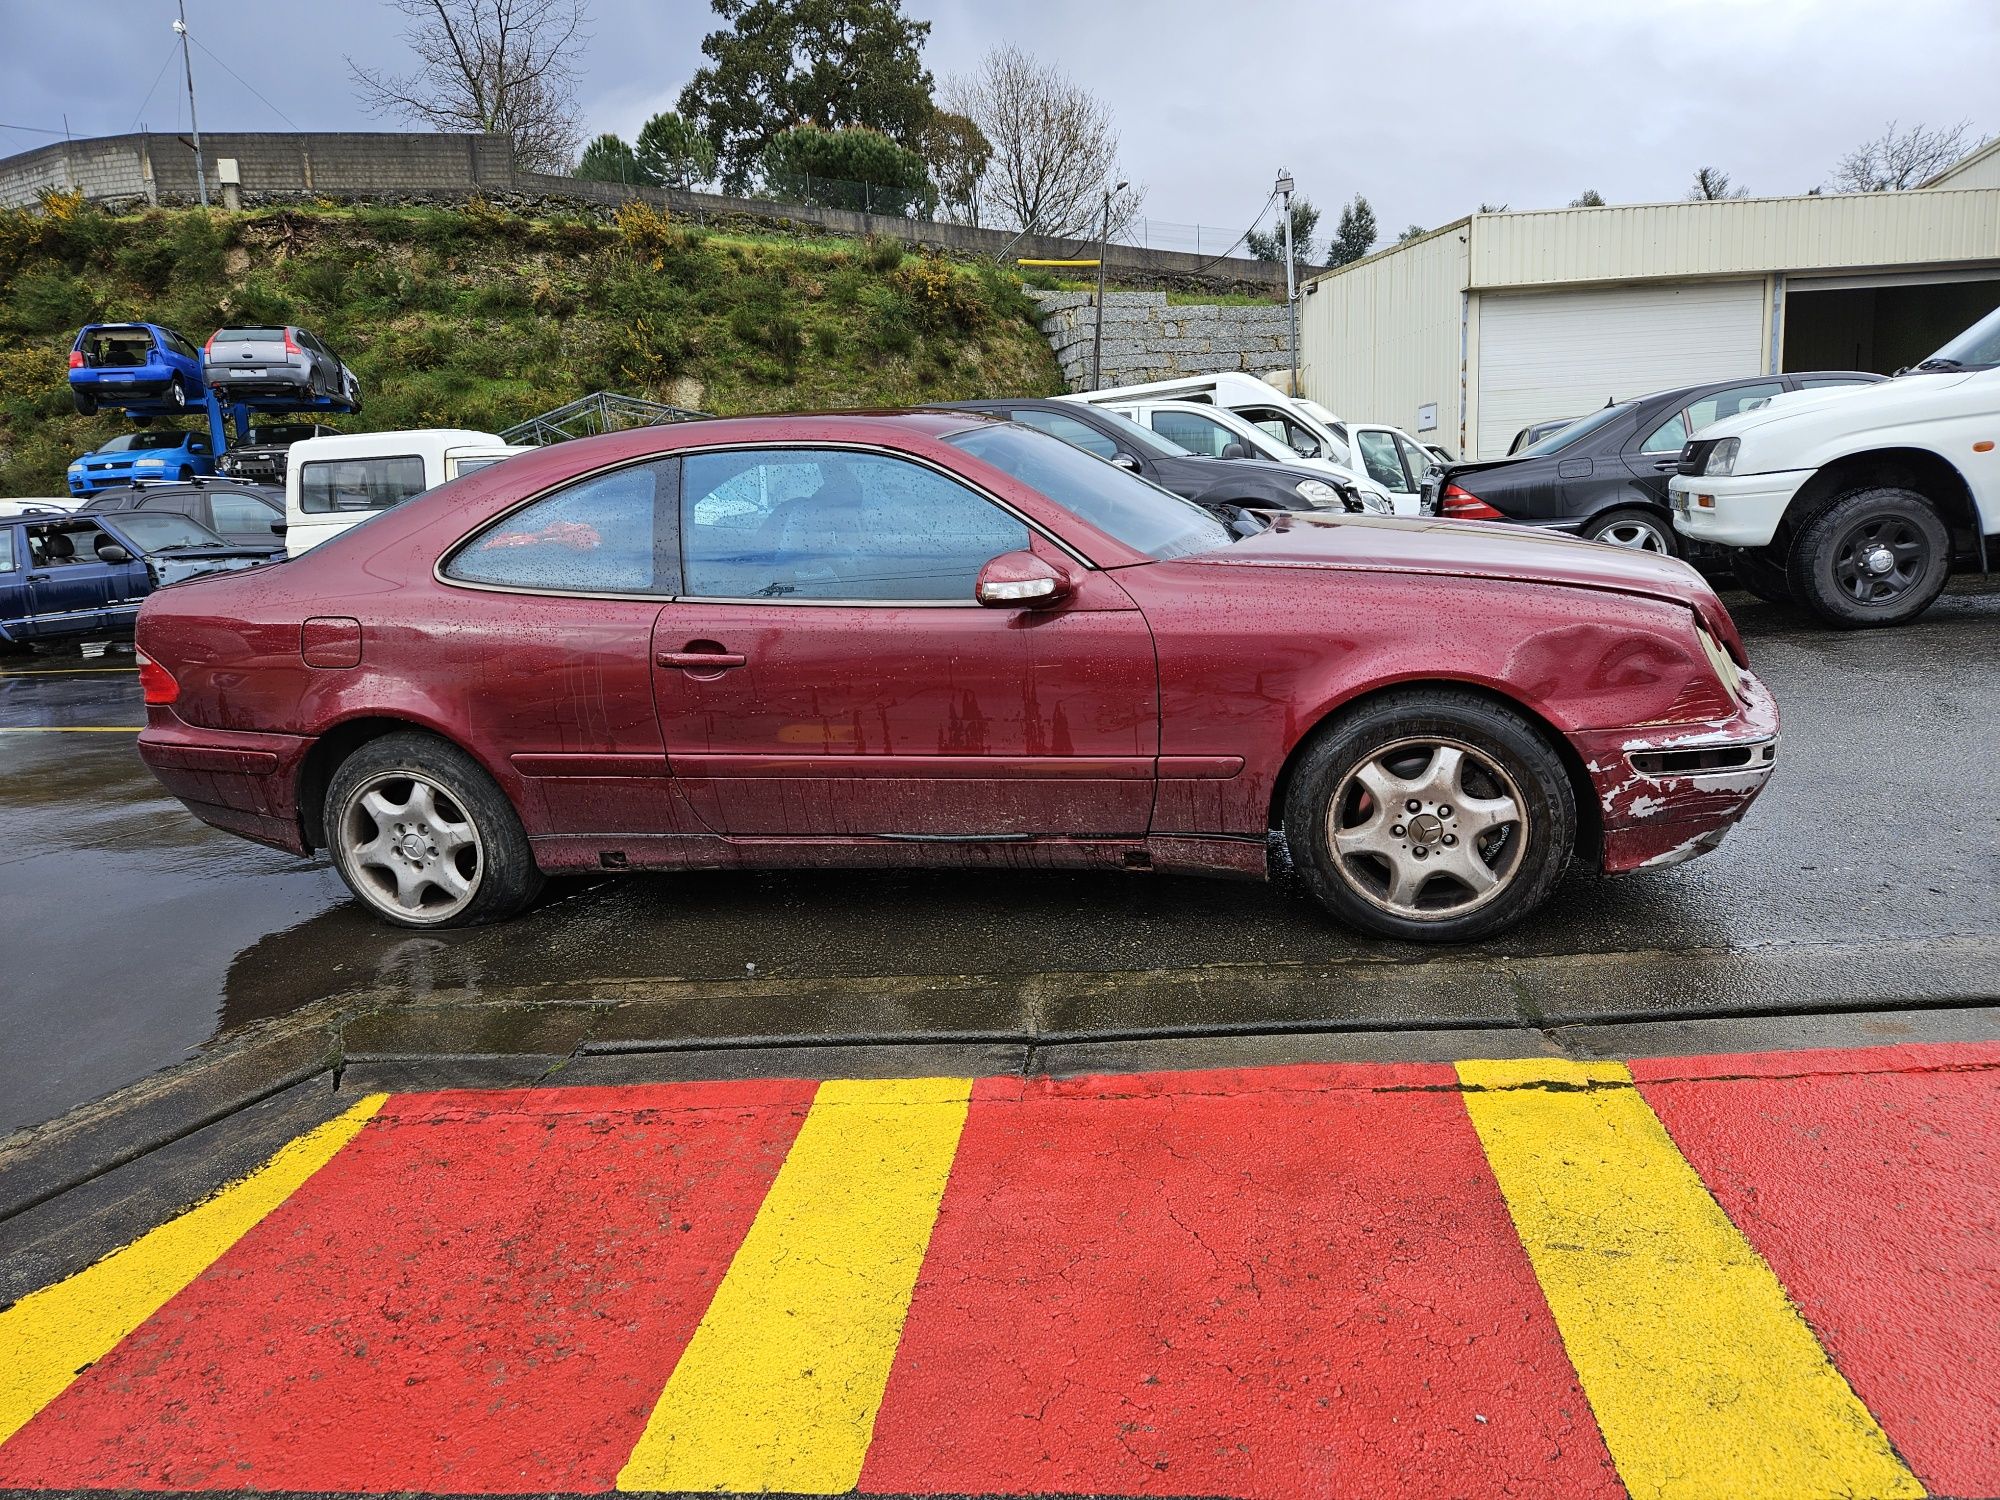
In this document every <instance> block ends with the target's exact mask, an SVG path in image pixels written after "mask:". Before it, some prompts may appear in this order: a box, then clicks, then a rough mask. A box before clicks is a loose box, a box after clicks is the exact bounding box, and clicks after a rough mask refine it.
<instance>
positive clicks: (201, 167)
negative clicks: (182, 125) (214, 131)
mask: <svg viewBox="0 0 2000 1500" xmlns="http://www.w3.org/2000/svg"><path fill="white" fill-rule="evenodd" d="M180 7H181V18H180V19H179V20H178V21H176V22H174V34H175V35H176V36H178V37H179V38H180V39H181V66H182V67H183V68H185V69H186V70H187V81H188V124H190V125H192V126H193V127H194V187H195V192H196V193H197V194H199V195H200V197H201V206H202V207H203V208H207V207H208V167H207V165H206V164H205V163H204V162H203V161H202V159H201V121H200V120H198V119H196V118H195V113H194V58H193V56H192V55H190V54H189V52H188V8H187V0H180Z"/></svg>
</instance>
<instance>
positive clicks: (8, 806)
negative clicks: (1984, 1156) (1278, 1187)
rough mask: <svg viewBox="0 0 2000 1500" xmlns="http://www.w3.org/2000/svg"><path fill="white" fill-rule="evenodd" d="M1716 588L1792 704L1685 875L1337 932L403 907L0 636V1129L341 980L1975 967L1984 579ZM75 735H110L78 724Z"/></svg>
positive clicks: (1354, 987) (1591, 977) (1707, 986)
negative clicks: (1, 932) (1839, 598)
mask: <svg viewBox="0 0 2000 1500" xmlns="http://www.w3.org/2000/svg"><path fill="white" fill-rule="evenodd" d="M1729 602H1730V606H1731V608H1732V610H1733V611H1734V612H1735V613H1736V615H1737V618H1738V620H1739V622H1740V623H1741V625H1742V627H1743V631H1744V634H1745V636H1746V638H1747V639H1748V642H1749V645H1750V649H1751V653H1752V658H1753V661H1754V662H1755V665H1756V667H1757V670H1758V671H1759V673H1760V674H1761V675H1762V676H1763V678H1764V679H1765V681H1767V682H1768V683H1769V684H1770V685H1771V687H1772V688H1773V690H1774V692H1775V693H1776V694H1777V696H1778V699H1779V702H1780V704H1781V707H1782V710H1783V713H1784V728H1785V745H1784V750H1783V754H1782V757H1781V764H1780V769H1779V772H1778V774H1777V776H1776V778H1775V780H1774V781H1773V783H1772V785H1771V787H1770V789H1769V790H1768V791H1767V792H1766V794H1765V795H1764V797H1763V799H1762V800H1761V801H1760V802H1759V804H1758V805H1757V807H1756V808H1755V809H1754V810H1753V812H1752V813H1751V815H1750V817H1749V819H1748V820H1747V822H1746V823H1745V824H1744V825H1742V826H1741V827H1740V828H1739V829H1737V830H1736V831H1735V832H1734V833H1733V834H1732V836H1731V837H1730V839H1729V840H1728V842H1726V843H1725V844H1724V845H1723V847H1722V848H1721V849H1720V850H1719V851H1718V852H1717V853H1715V854H1713V855H1710V856H1708V857H1707V858H1705V859H1702V860H1698V861H1696V862H1694V863H1693V864H1690V865H1687V866H1684V867H1681V868H1679V869H1675V870H1666V871H1659V872H1652V873H1645V874H1639V875H1634V876H1629V877H1624V878H1621V879H1619V880H1615V881H1600V880H1596V879H1594V878H1591V877H1588V876H1585V875H1573V876H1571V877H1570V878H1568V879H1567V880H1566V882H1565V883H1564V885H1563V886H1562V887H1561V888H1560V889H1559V890H1558V892H1557V895H1556V898H1555V899H1554V900H1553V901H1551V902H1550V904H1549V905H1548V907H1547V908H1546V909H1545V911H1544V912H1543V913H1541V914H1540V915H1539V916H1538V917H1536V918H1535V919H1534V920H1532V921H1531V922H1529V923H1527V924H1525V925H1524V926H1522V927H1521V928H1518V929H1516V930H1515V931H1513V932H1511V933H1508V934H1506V935H1504V936H1503V937H1502V938H1500V939H1498V940H1496V941H1494V942H1490V943H1486V944H1480V945H1472V946H1469V947H1466V948H1463V949H1458V950H1453V951H1451V952H1448V953H1439V952H1436V951H1432V950H1424V951H1421V952H1419V951H1413V950H1411V949H1407V948H1401V947H1398V946H1395V945H1389V944H1382V943H1374V942H1369V941H1365V940H1360V939H1357V938H1355V937H1354V936H1352V935H1351V934H1349V933H1347V932H1346V931H1344V930H1342V929H1341V928H1339V927H1338V926H1336V925H1334V924H1333V923H1332V922H1330V921H1329V920H1328V919H1326V918H1325V917H1324V916H1323V915H1322V914H1321V913H1320V912H1319V911H1318V909H1317V908H1315V907H1313V906H1312V905H1311V904H1310V903H1308V902H1306V901H1304V900H1303V899H1302V898H1299V897H1296V896H1292V895H1288V894H1286V893H1285V892H1283V891H1281V890H1277V889H1273V888H1271V887H1267V886H1263V885H1256V884H1244V885H1233V884H1227V883H1219V882H1207V881H1198V880H1191V879H1171V878H1163V877H1153V876H1133V877H1123V876H1080V875H1038V876H1033V877H1029V878H1021V879H1013V878H999V877H995V876H991V875H963V876H940V875H936V874H921V875H904V874H897V873H870V874H854V873H847V872H841V873H828V874H782V875H780V874H701V875H691V876H678V877H669V876H660V877H648V876H639V877H630V878H627V879H622V880H616V881H602V882H594V883H579V882H566V883H558V884H557V885H556V886H555V887H554V888H553V889H552V891H551V893H550V895H549V897H548V898H547V899H546V900H545V901H544V902H543V904H542V905H541V906H540V907H539V908H538V909H537V910H535V911H534V912H532V913H530V914H529V915H528V916H526V917H525V918H523V919H521V920H519V921H516V922H514V923H512V924H509V925H507V926H504V927H500V928H489V929H483V930H479V931H475V932H471V933H464V934H440V935H436V936H421V937H415V936H411V935H409V934H405V933H401V932H397V931H392V930H390V929H388V928H385V927H383V926H380V925H378V924H376V923H375V922H373V921H371V920H370V919H369V918H367V917H366V916H365V915H363V914H362V913H361V912H360V911H359V910H358V909H357V908H356V907H355V906H354V904H353V903H352V901H351V900H350V899H349V898H348V897H347V895H346V892H345V890H344V888H343V887H342V886H341V885H340V883H339V881H338V879H337V877H336V876H334V874H333V873H332V871H331V870H330V869H329V868H327V867H326V865H325V864H324V862H322V861H308V860H299V859H293V858H290V857H287V856H285V855H282V854H277V853H273V852H271V851H267V850H263V849H259V848H256V847H254V846H252V845H249V844H245V843H242V842H240V841H238V840H235V839H232V838H229V837H227V836H225V835H222V834H219V833H216V832H214V831H212V830H209V829H206V828H204V827H202V826H201V825H199V824H197V823H195V822H194V820H193V819H192V818H190V817H188V816H187V815H186V814H185V813H184V812H183V811H182V810H181V809H180V808H179V807H178V805H177V804H175V803H173V802H171V801H170V800H169V799H167V798H166V797H165V796H164V795H163V794H162V793H161V792H160V790H159V788H158V787H157V785H155V784H154V783H153V781H152V779H151V778H150V776H148V774H147V773H146V772H145V770H144V768H143V767H141V766H140V765H139V763H138V761H137V758H136V757H135V756H134V754H133V753H132V749H131V745H130V743H129V740H128V738H127V737H126V733H125V732H123V731H122V730H121V729H120V726H130V725H136V724H137V723H138V715H139V709H138V692H137V687H136V683H135V682H134V680H133V679H132V677H131V675H130V674H129V671H127V670H125V669H124V668H123V666H122V665H121V663H120V662H119V660H118V659H117V658H115V657H114V658H111V659H108V660H95V661H84V660H80V659H77V658H75V657H58V656H48V655H42V656H36V657H33V658H27V659H21V658H14V659H9V660H7V661H5V662H0V773H4V774H0V904H4V907H5V910H6V911H7V913H8V932H9V937H8V944H7V950H6V953H5V955H4V959H0V963H4V966H5V972H4V983H0V1026H4V1027H5V1031H6V1035H7V1036H8V1038H9V1044H8V1046H7V1047H6V1049H5V1050H4V1053H0V1130H6V1129H9V1128H13V1127H19V1126H25V1125H29V1124H32V1123H34V1122H37V1121H41V1120H45V1119H48V1118H50V1117H52V1116H55V1115H57V1114H59V1113H61V1112H62V1111H64V1110H66V1109H69V1108H71V1107H72V1106H75V1105H77V1104H80V1103H82V1102H84V1101H87V1100H91V1099H94V1098H96V1097H98V1096H99V1095H102V1094H104V1093H106V1092H107V1091H109V1090H112V1089H116V1088H119V1087H120V1086H122V1085H125V1084H128V1083H130V1082H132V1081H133V1080H135V1079H139V1078H143V1077H145V1076H146V1075H148V1074H150V1073H152V1072H153V1071H154V1070H157V1069H159V1068H162V1067H165V1066H168V1065H171V1064H173V1063H176V1062H178V1061H180V1060H183V1059H185V1058H188V1057H190V1056H191V1055H194V1054H195V1053H196V1052H197V1051H198V1050H200V1049H202V1048H204V1047H205V1046H207V1045H208V1044H210V1043H211V1041H212V1040H213V1039H214V1038H216V1037H218V1036H221V1037H224V1038H225V1039H226V1038H228V1037H230V1036H233V1035H237V1034H239V1033H241V1032H242V1031H243V1030H244V1029H245V1028H248V1027H254V1026H255V1025H256V1024H257V1023H260V1022H264V1021H267V1020H269V1019H271V1018H274V1017H284V1016H289V1015H293V1014H295V1013H298V1012H299V1011H300V1010H301V1009H302V1008H305V1007H311V1006H315V1005H319V1006H324V1005H326V1004H327V1003H329V1002H330V1000H333V999H336V998H339V999H349V998H355V997H359V998H361V999H364V1000H370V1001H372V1002H374V1003H376V1004H377V1005H380V1006H400V1007H418V1008H424V1007H428V1009H424V1010H423V1012H422V1015H421V1018H420V1017H419V1015H418V1014H417V1013H415V1012H412V1013H411V1014H409V1015H407V1016H405V1017H404V1018H403V1019H402V1021H401V1022H400V1023H399V1022H398V1021H397V1019H396V1018H395V1017H394V1016H390V1017H387V1018H386V1019H384V1018H377V1019H372V1020H369V1021H367V1022H366V1024H367V1025H368V1026H371V1027H374V1028H375V1030H374V1031H373V1032H372V1033H371V1034H370V1036H369V1037H366V1038H363V1040H364V1041H365V1042H366V1043H367V1045H366V1046H364V1047H363V1048H362V1049H361V1050H363V1051H364V1052H367V1051H373V1052H376V1053H379V1054H382V1055H402V1054H406V1053H409V1052H411V1051H421V1050H423V1049H424V1048H425V1047H426V1046H430V1047H431V1048H432V1050H436V1044H435V1043H434V1042H427V1041H426V1039H425V1035H424V1034H425V1033H426V1032H429V1033H431V1034H432V1035H434V1036H446V1035H460V1036H461V1037H462V1036H463V1035H464V1034H465V1033H466V1032H467V1031H469V1030H471V1029H474V1027H475V1024H476V1023H474V1022H470V1021H467V1020H466V1019H465V1017H464V1012H465V1010H466V1008H467V1006H468V1005H469V1004H470V1003H472V1002H481V1001H491V1002H507V1003H512V1004H515V1005H517V1006H519V1005H533V1006H567V1007H573V1008H577V1007H580V1008H581V1009H580V1010H579V1011H578V1013H577V1014H575V1015H570V1016H568V1018H567V1019H563V1020H561V1021H560V1022H559V1023H558V1022H556V1021H549V1020H547V1018H546V1015H545V1014H544V1016H543V1019H542V1020H539V1021H537V1022H536V1024H537V1025H543V1026H544V1028H545V1034H543V1035H539V1036H530V1037H526V1038H525V1039H524V1038H523V1037H522V1036H520V1035H518V1034H514V1035H510V1036H509V1037H506V1038H503V1039H502V1040H501V1041H500V1042H499V1043H497V1044H495V1045H497V1046H498V1049H499V1050H502V1051H518V1050H527V1051H542V1052H552V1053H554V1054H557V1055H563V1054H568V1053H571V1052H573V1051H575V1050H577V1049H578V1048H585V1047H595V1048H598V1049H602V1050H612V1051H616V1050H620V1049H625V1050H643V1049H648V1048H653V1049H659V1048H667V1049H671V1048H674V1047H683V1046H703V1045H710V1044H713V1043H718V1042H727V1043H729V1044H732V1045H739V1044H756V1043H758V1042H760V1041H762V1042H771V1043H778V1042H783V1043H788V1044H793V1043H813V1042H826V1041H831V1042H841V1043H850V1044H851V1043H857V1042H862V1041H868V1040H875V1039H891V1040H894V1039H904V1040H908V1039H912V1038H937V1039H947V1040H948V1039H952V1038H960V1039H966V1040H977V1039H979V1038H981V1037H988V1038H1000V1039H1007V1040H1016V1039H1022V1038H1026V1039H1029V1040H1034V1039H1036V1038H1042V1039H1047V1040H1051V1041H1055V1042H1064V1041H1072V1040H1078V1039H1089V1038H1091V1037H1093V1036H1102V1037H1129V1038H1135V1039H1143V1038H1144V1037H1147V1036H1150V1035H1170V1034H1187V1035H1197V1036H1209V1037H1214V1036H1227V1035H1233V1034H1241V1035H1256V1034H1258V1033H1259V1032H1280V1033H1281V1032H1284V1031H1286V1030H1288V1029H1302V1030H1311V1029H1314V1028H1318V1027H1326V1026H1335V1027H1337V1026H1371V1027H1388V1028H1395V1027H1407V1028H1418V1029H1420V1028H1424V1027H1439V1026H1508V1025H1528V1026H1535V1025H1561V1024H1565V1023H1567V1022H1574V1021H1579V1020H1588V1019H1627V1020H1632V1019H1645V1018H1648V1017H1671V1016H1674V1015H1676V1014H1686V1015H1714V1014H1730V1013H1742V1014H1759V1013H1768V1012H1773V1011H1806V1012H1810V1011H1812V1010H1814V1009H1816V1008H1833V1009H1838V1008H1854V1007H1857V1006H1861V1007H1866V1006H1869V1005H1885V1006H1886V1005H1895V1006H1913V1005H1923V1004H1929V1003H1941V1004H1964V1003H1968V1002H1970V1001H1973V1000H1976V999H1980V998H1990V996H1991V994H1992V989H1993V975H1994V973H1995V972H2000V762H1996V759H1995V757H1994V756H1993V753H1992V743H1993V742H1992V726H1993V725H1994V724H1995V723H1996V722H2000V670H1996V669H1997V668H2000V591H1995V590H1993V589H1991V588H1988V587H1960V588H1955V589H1954V590H1953V591H1952V592H1951V593H1949V594H1947V595H1946V597H1945V598H1944V599H1943V600H1942V601H1941V602H1940V603H1939V604H1938V605H1937V606H1936V607H1935V608H1934V609H1933V610H1932V611H1931V612H1930V613H1929V614H1928V615H1927V616H1926V617H1925V618H1924V620H1923V621H1921V622H1920V623H1919V624H1917V625H1916V626H1914V627H1911V628H1908V629H1904V630H1900V631H1892V632H1874V633H1862V634H1837V633H1830V632H1826V631H1822V630H1819V629H1817V628H1815V627H1813V626H1811V625H1808V624H1806V623H1805V622H1804V621H1802V620H1801V619H1800V618H1799V617H1797V616H1795V615H1793V614H1791V613H1790V612H1788V611H1784V610H1780V609H1777V608H1775V607H1772V606H1769V605H1764V604H1761V603H1758V602H1756V601H1754V600H1750V599H1748V598H1747V597H1745V596H1741V595H1733V596H1731V597H1730V601H1729ZM93 729H95V730H106V731H109V732H78V731H83V730H93ZM420 1020H421V1024H419V1021H420ZM454 1026H456V1027H458V1028H460V1031H459V1032H458V1033H453V1032H452V1030H451V1028H453V1027H454ZM502 1029H505V1028H502ZM515 1031H516V1032H517V1033H518V1027H517V1028H515Z"/></svg>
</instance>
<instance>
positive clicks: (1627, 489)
mask: <svg viewBox="0 0 2000 1500" xmlns="http://www.w3.org/2000/svg"><path fill="white" fill-rule="evenodd" d="M1882 378H1883V377H1882V376H1880V375H1870V374H1867V373H1866V372H1864V371H1860V370H1812V371H1807V372H1805V373H1802V374H1790V375H1760V376H1757V377H1755V378H1753V379H1738V380H1714V381H1710V382H1709V383H1708V384H1706V385H1689V386H1682V387H1680V388H1679V389H1677V390H1671V391H1661V392H1659V393H1657V394H1655V395H1651V396H1641V397H1639V398H1638V399H1637V400H1634V401H1625V402H1620V403H1619V404H1617V405H1615V406H1606V407H1604V408H1602V409H1600V410H1598V411H1595V412H1592V413H1591V414H1590V415H1589V416H1587V417H1583V418H1581V419H1579V420H1578V421H1575V422H1572V423H1570V424H1569V425H1568V426H1566V427H1564V428H1562V429H1561V430H1560V431H1558V432H1554V433H1551V434H1550V435H1549V436H1547V437H1545V438H1543V439H1542V440H1541V441H1540V442H1538V443H1531V444H1529V445H1528V446H1527V447H1525V448H1523V449H1522V450H1521V451H1520V452H1519V453H1517V454H1515V455H1514V456H1512V457H1511V458H1499V459H1489V460H1486V461H1484V462H1480V463H1462V464H1448V465H1446V466H1445V467H1444V468H1443V469H1441V470H1433V471H1432V474H1431V476H1427V478H1426V481H1425V482H1426V484H1427V485H1429V484H1435V485H1437V487H1438V514H1439V515H1443V516H1455V517H1457V518H1458V519H1459V520H1461V521H1519V522H1521V523H1522V524H1523V525H1526V526H1540V527H1545V528H1548V529H1550V530H1555V531H1573V532H1575V533H1576V534H1577V535H1578V536H1585V537H1590V538H1592V539H1593V540H1596V541H1603V542H1611V543H1614V544H1615V545H1617V546H1620V547H1636V548H1638V549H1639V550H1641V551H1644V552H1664V553H1667V554H1669V555H1672V554H1674V553H1675V552H1676V551H1677V550H1678V547H1677V544H1676V539H1675V535H1674V522H1673V512H1672V510H1671V509H1670V508H1669V507H1668V504H1667V483H1668V481H1669V480H1671V479H1672V478H1673V477H1674V474H1675V472H1676V471H1677V470H1678V469H1679V467H1680V459H1681V449H1682V448H1683V447H1684V446H1685V445H1686V443H1687V440H1688V435H1689V434H1690V433H1692V432H1695V431H1696V430H1698V429H1700V428H1703V427H1706V426H1707V425H1708V424H1709V423H1710V422H1717V421H1720V420H1721V419H1722V418H1724V417H1733V416H1735V415H1736V413H1738V412H1740V411H1748V410H1750V409H1751V408H1752V407H1755V406H1759V405H1761V404H1762V403H1764V402H1766V401H1768V400H1770V399H1771V397H1773V396H1777V395H1782V394H1783V393H1784V392H1786V391H1798V390H1817V389H1820V388H1822V387H1826V386H1836V385H1867V384H1871V383H1873V382H1875V381H1878V380H1881V379H1882Z"/></svg>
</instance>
